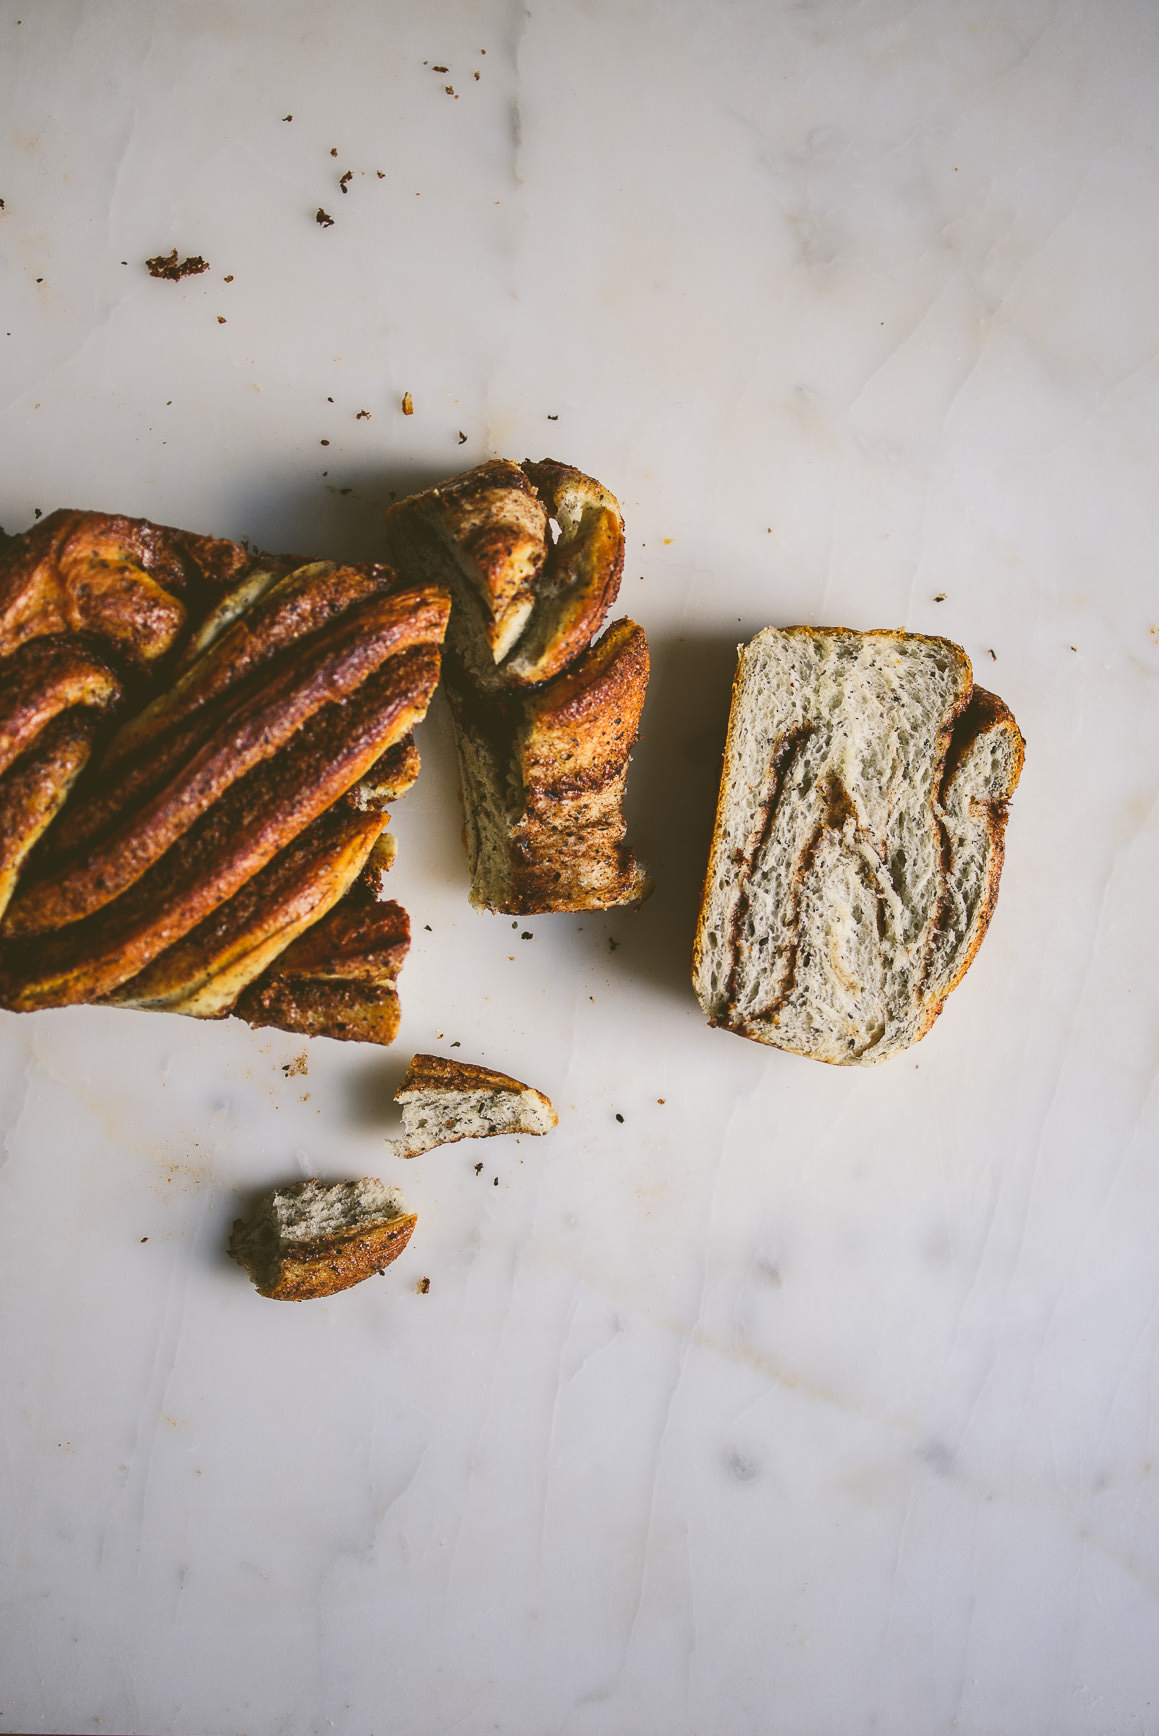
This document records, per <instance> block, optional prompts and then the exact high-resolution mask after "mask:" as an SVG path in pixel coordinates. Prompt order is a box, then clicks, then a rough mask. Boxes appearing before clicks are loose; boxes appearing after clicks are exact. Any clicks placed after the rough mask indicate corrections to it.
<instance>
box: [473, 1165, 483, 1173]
mask: <svg viewBox="0 0 1159 1736" xmlns="http://www.w3.org/2000/svg"><path fill="white" fill-rule="evenodd" d="M482 1173H483V1165H482V1164H481V1163H477V1164H476V1165H475V1174H476V1175H482Z"/></svg>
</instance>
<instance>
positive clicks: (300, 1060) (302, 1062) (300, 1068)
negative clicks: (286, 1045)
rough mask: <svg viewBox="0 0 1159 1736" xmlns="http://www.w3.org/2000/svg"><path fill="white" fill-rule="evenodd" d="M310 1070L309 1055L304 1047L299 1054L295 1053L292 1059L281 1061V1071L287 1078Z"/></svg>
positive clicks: (294, 1077)
mask: <svg viewBox="0 0 1159 1736" xmlns="http://www.w3.org/2000/svg"><path fill="white" fill-rule="evenodd" d="M309 1071H310V1057H309V1052H308V1051H307V1050H306V1049H303V1050H302V1053H301V1054H300V1055H295V1057H294V1059H293V1060H292V1061H283V1062H282V1072H283V1073H284V1074H285V1075H286V1078H287V1079H296V1078H299V1077H300V1076H302V1075H303V1074H306V1073H308V1072H309Z"/></svg>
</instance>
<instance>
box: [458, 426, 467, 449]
mask: <svg viewBox="0 0 1159 1736" xmlns="http://www.w3.org/2000/svg"><path fill="white" fill-rule="evenodd" d="M466 444H467V436H466V435H465V434H464V433H463V430H462V429H461V428H460V429H459V445H460V446H465V445H466Z"/></svg>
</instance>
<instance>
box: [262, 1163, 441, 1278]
mask: <svg viewBox="0 0 1159 1736" xmlns="http://www.w3.org/2000/svg"><path fill="white" fill-rule="evenodd" d="M415 1222H416V1218H415V1215H414V1213H413V1212H408V1211H407V1210H406V1208H405V1206H404V1205H403V1203H402V1200H401V1198H400V1197H399V1195H398V1192H397V1191H396V1190H395V1189H394V1188H391V1187H387V1185H386V1183H385V1182H381V1181H376V1180H375V1179H374V1177H373V1176H367V1177H365V1178H364V1179H363V1180H362V1181H341V1182H337V1183H335V1185H334V1186H333V1187H327V1186H326V1184H325V1183H324V1182H320V1181H302V1182H298V1183H297V1185H296V1186H294V1187H284V1188H274V1189H273V1191H272V1192H271V1193H269V1194H267V1195H266V1196H265V1197H264V1198H263V1199H262V1200H261V1202H260V1203H259V1205H258V1208H257V1210H256V1211H255V1212H254V1213H253V1214H252V1216H251V1217H249V1218H238V1219H237V1221H236V1223H235V1224H234V1226H233V1233H232V1235H231V1236H230V1238H229V1245H228V1251H229V1253H230V1254H231V1255H232V1257H233V1258H234V1259H235V1260H236V1261H237V1263H238V1265H239V1266H244V1267H245V1269H246V1271H247V1272H248V1273H249V1275H250V1277H251V1278H252V1279H253V1281H254V1283H255V1284H256V1285H257V1288H258V1292H259V1294H260V1295H262V1296H271V1297H273V1299H274V1300H275V1301H276V1302H305V1301H307V1300H308V1299H309V1298H310V1297H312V1296H333V1295H335V1294H336V1293H337V1292H338V1291H339V1290H349V1288H350V1286H351V1285H352V1284H360V1283H361V1282H362V1280H363V1279H364V1278H372V1277H373V1276H374V1274H375V1273H376V1272H382V1271H384V1270H385V1269H386V1267H387V1266H389V1265H390V1263H391V1261H392V1260H397V1258H398V1256H399V1255H400V1254H401V1253H402V1251H403V1249H404V1248H405V1247H406V1245H407V1243H408V1242H409V1241H410V1238H411V1232H412V1231H413V1229H414V1227H415Z"/></svg>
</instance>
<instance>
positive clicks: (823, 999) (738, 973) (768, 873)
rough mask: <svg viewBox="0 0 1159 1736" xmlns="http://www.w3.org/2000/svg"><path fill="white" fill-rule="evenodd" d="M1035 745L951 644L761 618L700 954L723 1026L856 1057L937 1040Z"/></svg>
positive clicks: (699, 965)
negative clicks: (1028, 752)
mask: <svg viewBox="0 0 1159 1736" xmlns="http://www.w3.org/2000/svg"><path fill="white" fill-rule="evenodd" d="M1023 751H1024V744H1023V740H1022V737H1021V735H1020V734H1019V731H1018V726H1017V725H1016V723H1015V721H1014V718H1013V716H1012V715H1011V713H1010V711H1009V710H1008V709H1007V707H1006V706H1005V705H1004V704H1003V703H1002V701H1001V700H1000V699H998V698H996V697H995V695H993V694H992V693H987V692H986V691H985V690H984V689H982V688H976V687H975V686H974V684H973V676H972V672H971V668H970V661H969V658H968V657H967V656H966V654H965V652H964V651H963V650H961V648H960V647H959V646H957V645H953V644H951V643H950V642H949V640H946V639H937V638H925V637H922V636H921V635H918V634H910V633H903V632H890V631H880V632H870V633H854V632H850V631H847V630H846V629H844V628H812V627H789V628H775V627H769V628H766V629H765V631H764V632H763V633H760V634H758V635H757V637H756V638H755V639H754V640H753V641H752V643H751V644H750V645H748V646H747V647H745V648H743V649H742V651H741V655H740V663H739V666H738V670H737V676H736V681H735V683H734V686H733V698H732V712H731V717H730V721H729V729H728V740H727V743H726V746H725V755H724V769H723V774H722V778H721V787H720V799H719V803H718V807H717V815H716V825H715V829H714V833H713V840H712V847H711V852H710V856H709V863H708V871H707V874H706V877H705V884H704V894H703V899H702V904H701V911H700V921H699V925H698V928H697V934H696V942H695V949H694V957H693V984H694V987H695V989H696V994H697V997H698V999H699V1001H700V1004H701V1006H702V1007H703V1008H704V1011H705V1012H706V1013H707V1014H708V1016H709V1018H710V1019H711V1021H712V1023H713V1024H714V1025H720V1026H723V1027H724V1028H726V1029H728V1030H731V1031H736V1032H738V1033H739V1034H740V1035H742V1036H746V1037H752V1038H754V1039H755V1040H756V1041H757V1042H761V1043H770V1044H772V1045H774V1046H775V1047H777V1048H782V1049H790V1050H792V1051H793V1052H794V1053H796V1054H800V1055H808V1056H811V1057H812V1058H813V1059H815V1060H819V1061H829V1062H834V1063H837V1064H841V1065H848V1064H856V1065H863V1066H864V1065H872V1064H874V1063H876V1062H878V1061H883V1060H885V1059H886V1058H887V1057H888V1056H890V1055H895V1054H897V1053H898V1052H899V1051H900V1050H902V1049H905V1048H907V1047H908V1046H909V1045H910V1044H911V1043H914V1042H916V1041H917V1040H918V1039H919V1038H920V1037H923V1036H924V1035H925V1033H926V1032H927V1031H928V1030H929V1028H930V1026H931V1025H932V1024H933V1022H934V1020H935V1019H936V1018H937V1016H938V1014H939V1013H940V1011H941V1009H942V1006H943V1004H944V1002H945V999H946V996H947V995H948V994H949V993H950V990H951V989H953V988H954V987H955V986H956V984H957V983H959V982H960V981H961V979H962V977H963V975H964V974H965V972H966V969H967V967H968V966H969V964H970V961H971V959H972V958H973V957H974V954H975V953H976V952H977V950H978V947H979V946H980V944H981V942H982V937H983V935H984V934H985V932H986V927H987V924H988V923H989V920H990V916H991V913H992V912H993V909H994V904H995V901H996V899H997V896H998V879H999V875H1000V874H1001V870H1002V859H1003V835H1004V832H1005V827H1006V817H1007V804H1008V802H1009V800H1010V797H1011V796H1012V795H1013V793H1014V789H1015V787H1016V785H1017V783H1018V779H1019V775H1020V773H1021V770H1022V761H1023Z"/></svg>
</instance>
